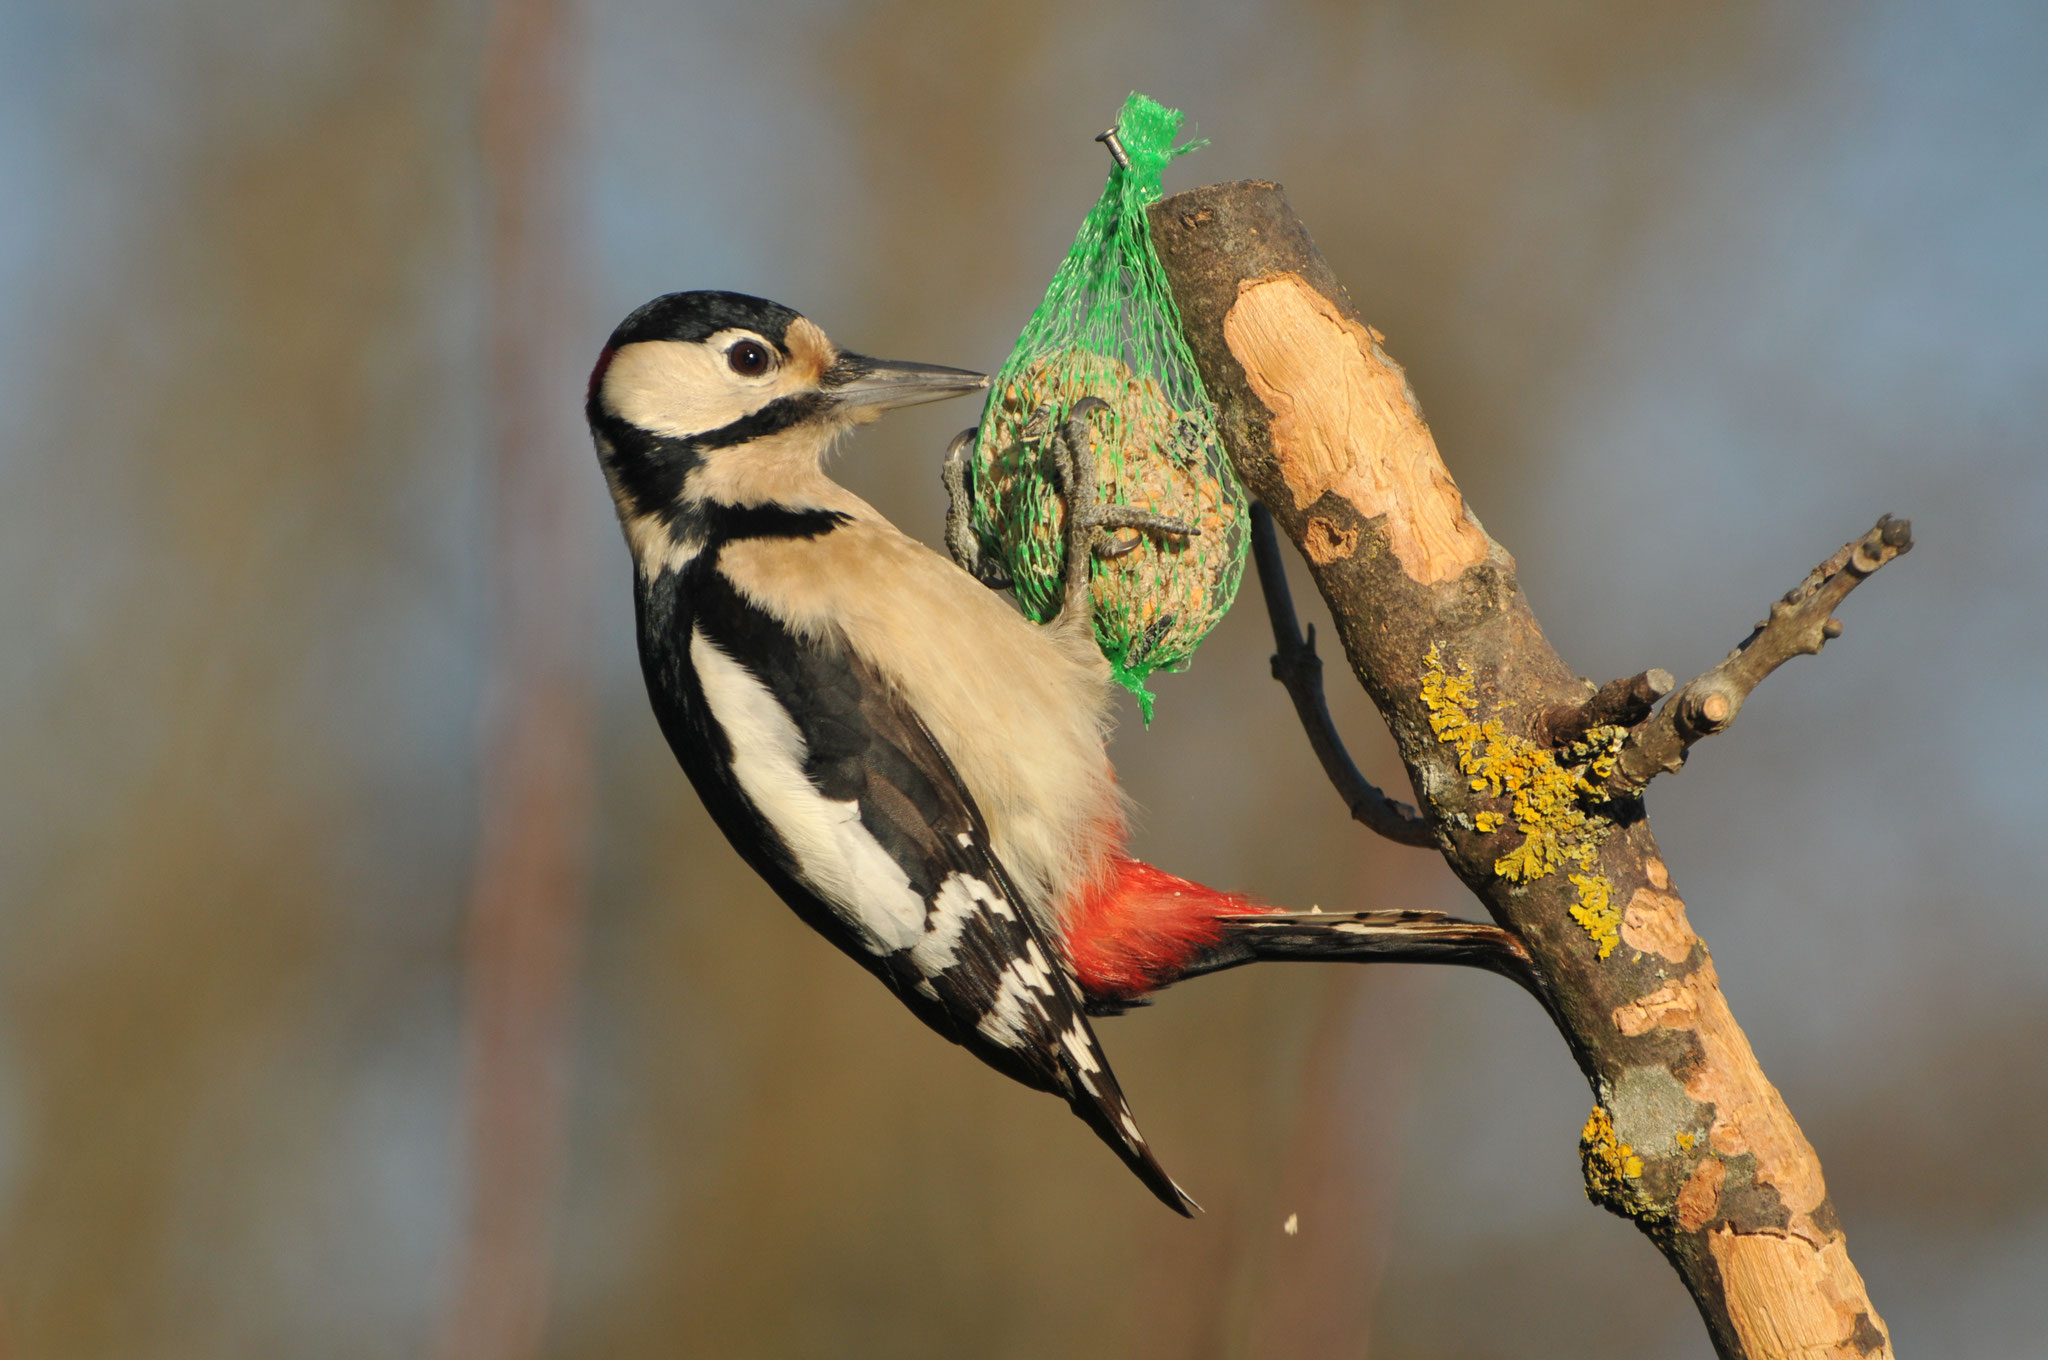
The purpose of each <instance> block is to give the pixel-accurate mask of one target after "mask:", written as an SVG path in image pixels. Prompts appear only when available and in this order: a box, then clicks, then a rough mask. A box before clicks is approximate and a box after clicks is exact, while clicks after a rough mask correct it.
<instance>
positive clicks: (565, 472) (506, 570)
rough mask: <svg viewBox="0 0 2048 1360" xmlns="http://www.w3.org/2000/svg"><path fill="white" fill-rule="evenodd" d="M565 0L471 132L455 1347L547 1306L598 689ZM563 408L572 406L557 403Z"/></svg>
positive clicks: (528, 31) (446, 1338) (528, 8)
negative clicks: (480, 274) (484, 458)
mask: <svg viewBox="0 0 2048 1360" xmlns="http://www.w3.org/2000/svg"><path fill="white" fill-rule="evenodd" d="M570 28H571V24H570V0H496V3H495V4H494V5H493V6H492V7H491V9H490V13H489V23H488V35H487V40H486V43H487V45H486V55H485V61H484V72H483V88H482V108H481V111H480V112H481V118H480V122H481V131H482V135H483V143H484V155H485V161H486V166H487V168H488V171H489V174H490V179H491V191H492V202H491V218H490V230H491V250H492V261H491V289H492V292H491V388H490V405H489V410H490V414H491V417H492V422H493V425H492V429H491V441H492V450H493V471H494V473H495V481H496V488H495V489H496V494H497V514H496V522H495V524H494V525H493V543H492V559H491V561H492V572H491V580H492V583H493V585H494V586H495V588H496V590H497V602H496V611H495V617H494V620H493V624H494V633H495V636H494V640H493V653H494V655H493V667H492V686H493V693H492V694H491V696H490V702H489V707H488V710H487V722H486V726H485V729H484V738H483V746H484V750H483V760H482V771H483V787H482V790H481V794H480V803H481V807H480V825H479V828H478V835H477V846H476V864H475V870H474V875H475V876H474V881H473V883H472V885H471V895H470V901H469V919H468V933H467V938H466V942H465V955H464V963H465V970H464V997H463V1007H464V1015H463V1026H464V1040H465V1049H466V1054H465V1057H466V1062H467V1072H466V1074H465V1089H464V1108H463V1125H464V1130H465V1140H464V1150H465V1153H466V1156H465V1158H464V1169H465V1171H466V1173H467V1183H466V1187H465V1189H466V1192H467V1202H466V1206H465V1210H466V1214H465V1218H464V1220H463V1227H462V1231H461V1234H460V1236H459V1237H458V1239H457V1241H456V1243H455V1252H456V1259H455V1261H454V1263H453V1269H452V1271H451V1276H452V1284H453V1291H454V1292H453V1295H452V1297H451V1299H450V1302H449V1307H448V1312H447V1314H446V1315H445V1316H444V1318H443V1320H442V1328H441V1338H440V1342H441V1353H442V1355H443V1356H444V1357H446V1358H447V1360H532V1357H534V1356H537V1355H538V1354H539V1353H540V1349H541V1342H542V1339H543V1335H544V1331H545V1327H546V1322H547V1303H548V1273H549V1271H548V1263H549V1257H548V1242H549V1238H550V1236H551V1233H552V1224H553V1210H554V1202H555V1192H556V1186H557V1183H558V1181H559V1179H560V1166H561V1149H562V1138H563V1134H562V1125H563V1106H564V1102H565V1093H566V1088H567V1084H568V1065H569V1049H570V1034H571V1029H572V1025H571V1018H572V1016H573V1014H574V1006H573V985H574V980H575V975H576V960H577V956H578V948H577V945H578V936H579V932H580V927H581V921H582V915H583V902H584V893H585V875H586V869H587V860H588V845H587V842H588V836H589V824H590V818H591V792H590V785H591V777H590V761H591V755H590V724H591V719H590V711H589V710H590V697H589V680H588V676H587V673H586V663H585V660H584V658H585V656H586V655H587V653H588V648H587V647H585V646H584V645H583V644H584V636H583V630H582V627H581V625H580V623H579V620H580V619H581V618H582V617H583V616H582V612H581V610H580V609H579V608H578V605H579V603H580V597H581V595H582V593H583V580H584V572H583V566H584V562H583V557H582V552H581V548H582V536H581V534H580V533H579V531H578V517H577V507H578V506H580V505H581V504H582V500H581V497H580V496H579V495H578V494H577V486H578V481H577V480H572V479H576V478H577V474H578V473H580V471H581V468H580V466H579V463H580V460H579V458H578V456H577V455H578V453H579V445H580V442H581V441H580V438H579V432H578V430H577V429H576V428H575V420H574V410H575V402H574V401H566V402H565V401H564V400H563V399H562V394H563V392H564V391H565V390H568V391H573V390H574V387H573V384H574V378H573V375H572V373H571V366H570V365H569V364H568V363H567V362H565V361H566V359H567V356H566V355H565V354H564V353H562V351H561V344H562V341H563V340H564V339H565V332H566V330H567V327H566V326H565V324H564V323H565V321H566V320H567V318H568V317H569V315H570V308H569V305H568V300H569V294H570V284H569V281H568V280H569V260H568V255H569V251H568V232H567V217H566V211H567V204H568V202H569V185H568V184H567V182H566V181H567V176H566V174H565V171H566V167H567V147H566V141H567V126H568V111H569V102H568V99H567V88H566V84H567V77H568V72H569V67H570V64H571V63H570V53H569V51H568V37H569V30H570ZM564 410H566V411H568V412H569V414H568V416H566V417H564V416H563V415H562V414H561V412H562V411H564Z"/></svg>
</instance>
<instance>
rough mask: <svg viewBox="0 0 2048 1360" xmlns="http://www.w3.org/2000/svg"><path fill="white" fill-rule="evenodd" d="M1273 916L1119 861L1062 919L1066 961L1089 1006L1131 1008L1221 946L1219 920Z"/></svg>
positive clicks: (1145, 866)
mask: <svg viewBox="0 0 2048 1360" xmlns="http://www.w3.org/2000/svg"><path fill="white" fill-rule="evenodd" d="M1275 910H1277V908H1274V907H1268V906H1262V905H1260V904H1259V903H1256V902H1253V901H1252V900H1251V899H1250V898H1247V897H1240V896H1239V895H1238V894H1236V893H1227V892H1218V891H1217V890H1216V889H1214V888H1205V887H1203V886H1202V885H1201V884H1199V883H1191V882H1189V881H1188V880H1187V879H1185V878H1176V877H1174V876H1173V875H1172V874H1169V873H1167V872H1166V871H1165V870H1164V869H1155V868H1153V867H1152V866H1151V865H1149V864H1146V863H1143V862H1142V861H1140V860H1135V859H1126V858H1124V857H1123V856H1121V855H1117V856H1114V857H1112V859H1111V860H1110V866H1109V872H1108V873H1107V874H1106V875H1104V877H1103V878H1102V879H1101V880H1100V881H1099V882H1097V883H1096V884H1094V885H1093V886H1091V887H1089V888H1087V889H1085V890H1084V891H1083V893H1082V896H1081V900H1080V902H1079V903H1078V905H1076V906H1075V907H1074V909H1073V910H1072V911H1071V912H1069V913H1068V915H1067V920H1066V944H1067V957H1068V958H1069V959H1070V960H1071V961H1072V963H1073V965H1074V975H1075V976H1076V977H1077V978H1079V979H1080V982H1081V989H1082V990H1083V991H1084V992H1085V993H1086V994H1087V996H1088V999H1089V1000H1090V1001H1092V1002H1097V1003H1105V1004H1109V1005H1129V1004H1131V1003H1133V1002H1136V1001H1139V1000H1141V999H1143V997H1144V996H1145V994H1146V993H1147V992H1152V991H1157V990H1158V989H1159V988H1161V987H1164V986H1166V985H1167V984H1169V983H1171V982H1173V981H1174V980H1175V979H1177V978H1178V977H1180V975H1181V973H1182V972H1183V970H1185V969H1186V967H1187V966H1188V964H1189V963H1191V962H1193V961H1194V959H1195V958H1196V957H1197V956H1198V955H1200V954H1201V953H1202V951H1203V950H1205V949H1207V948H1208V947H1209V946H1211V945H1214V944H1215V943H1216V942H1217V941H1219V940H1221V939H1222V938H1223V926H1222V924H1221V922H1220V920H1219V918H1221V917H1226V916H1244V915H1248V914H1265V913H1268V912H1272V911H1275Z"/></svg>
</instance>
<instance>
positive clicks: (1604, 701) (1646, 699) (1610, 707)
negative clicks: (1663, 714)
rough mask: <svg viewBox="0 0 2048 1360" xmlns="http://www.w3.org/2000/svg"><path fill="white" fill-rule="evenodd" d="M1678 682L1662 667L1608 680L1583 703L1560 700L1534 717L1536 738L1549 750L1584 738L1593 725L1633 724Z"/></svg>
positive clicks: (1620, 725)
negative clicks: (1551, 707) (1565, 702)
mask: <svg viewBox="0 0 2048 1360" xmlns="http://www.w3.org/2000/svg"><path fill="white" fill-rule="evenodd" d="M1677 683H1678V682H1677V681H1676V680H1674V679H1673V678H1672V676H1671V672H1670V671H1667V670H1663V669H1661V668H1653V669H1651V670H1647V671H1642V672H1640V673H1638V674H1636V675H1629V676H1624V677H1622V678H1621V679H1619V680H1609V681H1608V682H1607V683H1606V684H1604V685H1602V686H1601V687H1600V688H1599V689H1598V690H1596V691H1594V693H1593V696H1592V697H1591V698H1590V699H1588V700H1586V702H1584V703H1583V704H1562V705H1560V706H1558V707H1556V708H1553V709H1550V710H1548V711H1546V712H1545V713H1544V714H1543V715H1542V716H1540V717H1539V718H1537V720H1536V739H1537V740H1538V741H1540V742H1542V743H1543V744H1544V745H1545V746H1548V747H1550V748H1551V749H1552V750H1555V749H1557V748H1558V747H1560V746H1570V745H1571V744H1572V743H1574V742H1578V741H1584V740H1585V738H1586V733H1588V732H1590V731H1592V730H1593V729H1594V728H1596V727H1634V726H1635V725H1636V724H1637V723H1639V722H1641V721H1642V720H1643V719H1645V718H1647V717H1649V716H1650V710H1651V709H1653V708H1655V707H1656V706H1657V701H1658V700H1659V699H1661V698H1663V697H1664V696H1665V695H1667V694H1669V693H1670V692H1671V687H1672V686H1673V685H1675V684H1677Z"/></svg>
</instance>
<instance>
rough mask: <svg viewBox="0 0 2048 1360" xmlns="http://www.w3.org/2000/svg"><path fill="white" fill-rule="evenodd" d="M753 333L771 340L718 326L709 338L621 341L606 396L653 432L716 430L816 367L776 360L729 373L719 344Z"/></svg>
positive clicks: (682, 434)
mask: <svg viewBox="0 0 2048 1360" xmlns="http://www.w3.org/2000/svg"><path fill="white" fill-rule="evenodd" d="M742 340H752V341H754V342H755V343H756V344H759V345H761V346H762V347H763V348H765V349H767V350H768V351H769V352H770V353H774V352H775V346H773V345H771V344H769V343H768V342H767V341H766V340H765V339H763V338H762V337H761V336H758V335H756V334H754V332H752V331H742V330H730V331H720V332H719V333H718V334H716V335H714V336H712V337H711V338H710V339H708V340H703V341H691V340H640V341H636V342H634V343H633V344H630V345H624V346H621V347H620V349H619V351H618V353H616V354H614V355H613V356H612V361H611V364H610V366H609V367H607V368H606V369H605V373H604V400H605V404H606V405H607V406H609V407H611V409H612V410H613V411H615V412H617V413H618V415H619V416H620V417H621V418H622V419H624V420H626V421H627V422H628V423H630V424H633V425H637V426H639V427H640V428H641V429H643V430H646V431H648V432H650V433H652V434H659V435H668V436H671V437H673V438H677V439H686V438H688V437H689V436H691V435H696V434H704V433H707V432H708V431H711V430H722V429H724V428H725V427H726V426H728V425H730V424H732V423H733V422H734V421H736V420H741V419H744V418H745V417H747V416H750V415H752V414H753V413H754V412H756V411H758V410H760V409H761V408H762V407H763V406H766V405H767V404H768V403H770V402H772V401H774V400H776V399H777V398H779V397H785V396H788V395H789V394H790V393H791V392H794V391H797V390H799V389H801V388H804V387H806V386H808V385H810V383H812V382H813V381H815V378H816V375H815V374H813V373H807V372H806V371H805V370H806V368H807V366H806V365H803V364H795V363H784V364H779V365H778V366H777V367H776V368H774V369H773V370H771V371H770V372H768V373H765V374H762V375H761V376H759V377H751V378H750V377H748V376H746V375H745V374H741V373H735V372H733V370H732V365H731V364H730V363H728V362H727V360H726V353H725V352H726V351H727V350H728V349H730V348H731V347H732V346H733V345H735V344H737V343H739V342H740V341H742Z"/></svg>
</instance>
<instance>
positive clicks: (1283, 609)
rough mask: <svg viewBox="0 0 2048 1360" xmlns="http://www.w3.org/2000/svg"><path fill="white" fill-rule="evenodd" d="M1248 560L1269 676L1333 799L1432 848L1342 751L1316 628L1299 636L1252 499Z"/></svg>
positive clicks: (1372, 824)
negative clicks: (1267, 646)
mask: <svg viewBox="0 0 2048 1360" xmlns="http://www.w3.org/2000/svg"><path fill="white" fill-rule="evenodd" d="M1252 562H1253V565H1254V566H1255V567H1256V569H1257V571H1258V573H1259V592H1260V594H1262V595H1264V596H1265V599H1266V615H1267V617H1268V618H1270V619H1271V620H1272V621H1273V678H1274V679H1275V680H1278V681H1279V682H1280V683H1281V685H1283V686H1284V687H1285V688H1286V690H1287V697H1288V698H1290V699H1292V700H1293V701H1294V712H1295V715H1296V716H1297V717H1299V718H1300V719H1301V728H1302V731H1304V732H1306V733H1308V744H1309V745H1310V746H1311V747H1312V748H1313V749H1314V750H1315V753H1316V759H1317V760H1318V761H1320V762H1321V763H1322V767H1323V773H1324V774H1326V775H1328V776H1329V779H1330V783H1331V784H1333V785H1335V786H1336V789H1337V796H1338V797H1339V798H1342V799H1343V800H1344V806H1345V807H1346V808H1348V809H1350V811H1351V820H1353V821H1354V822H1357V823H1358V824H1359V825H1361V826H1363V827H1365V828H1366V829H1367V830H1368V831H1374V832H1377V833H1378V834H1380V835H1382V836H1385V837H1386V838H1387V839H1388V840H1390V841H1398V842H1399V843H1400V844H1402V845H1416V846H1426V845H1430V844H1433V843H1434V841H1435V839H1436V833H1435V832H1434V831H1432V830H1431V829H1430V825H1429V819H1428V818H1426V817H1423V816H1422V815H1421V814H1420V813H1418V812H1416V810H1415V809H1414V808H1412V807H1410V806H1409V805H1408V804H1406V803H1403V802H1399V801H1397V800H1395V799H1393V798H1389V797H1388V796H1387V795H1386V794H1384V793H1382V792H1380V790H1379V788H1378V787H1377V786H1376V785H1374V784H1373V782H1372V781H1371V780H1369V779H1367V778H1366V777H1365V775H1364V773H1363V772H1362V771H1360V770H1359V768H1358V765H1357V763H1356V762H1355V761H1353V760H1352V759H1351V753H1350V752H1349V751H1347V750H1345V749H1344V738H1343V737H1341V736H1339V735H1338V733H1337V724H1336V721H1335V720H1334V719H1332V718H1331V717H1330V705H1329V702H1328V701H1327V700H1326V699H1325V698H1324V696H1323V659H1322V658H1321V657H1320V656H1317V655H1316V626H1315V625H1314V624H1310V625H1309V626H1308V633H1307V635H1306V636H1303V634H1302V631H1301V623H1300V621H1299V619H1298V618H1297V617H1296V615H1295V612H1294V596H1293V594H1292V593H1291V592H1290V591H1289V590H1288V589H1287V567H1286V564H1285V563H1283V562H1282V561H1281V560H1280V540H1279V539H1278V538H1277V537H1276V536H1275V535H1274V533H1273V515H1272V512H1271V511H1269V510H1267V509H1266V507H1265V506H1264V505H1262V504H1259V503H1258V502H1256V501H1254V502H1253V503H1252Z"/></svg>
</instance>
